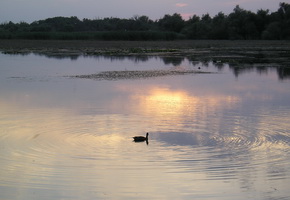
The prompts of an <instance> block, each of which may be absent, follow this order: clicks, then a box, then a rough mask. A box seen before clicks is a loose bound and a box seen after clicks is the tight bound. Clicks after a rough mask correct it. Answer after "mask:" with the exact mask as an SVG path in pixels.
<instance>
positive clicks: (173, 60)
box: [161, 56, 185, 66]
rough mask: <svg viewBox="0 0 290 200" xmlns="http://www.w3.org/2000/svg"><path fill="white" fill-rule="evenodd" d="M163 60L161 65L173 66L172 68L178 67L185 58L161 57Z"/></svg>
mask: <svg viewBox="0 0 290 200" xmlns="http://www.w3.org/2000/svg"><path fill="white" fill-rule="evenodd" d="M161 59H162V60H163V63H164V64H165V65H171V64H172V65H173V66H178V65H181V63H182V62H183V61H184V59H185V57H180V56H178V57H173V56H166V57H161Z"/></svg>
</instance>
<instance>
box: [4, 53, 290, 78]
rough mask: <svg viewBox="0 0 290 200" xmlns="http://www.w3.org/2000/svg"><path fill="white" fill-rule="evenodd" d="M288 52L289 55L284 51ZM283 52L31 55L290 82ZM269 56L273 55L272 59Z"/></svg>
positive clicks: (289, 67)
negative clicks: (272, 74) (153, 63)
mask: <svg viewBox="0 0 290 200" xmlns="http://www.w3.org/2000/svg"><path fill="white" fill-rule="evenodd" d="M287 52H288V51H287ZM287 52H286V53H285V51H282V52H280V51H276V52H275V53H273V52H272V51H271V52H268V51H266V52H264V53H261V51H258V52H256V53H255V52H239V53H237V52H235V53H233V52H231V53H232V54H231V55H230V53H229V55H224V54H221V55H218V52H211V53H210V54H207V53H205V54H197V55H188V56H152V55H139V56H138V55H137V56H136V55H132V56H126V55H82V54H80V53H79V52H67V53H66V52H62V51H60V52H37V53H33V54H34V55H38V56H45V57H47V58H53V59H70V60H73V61H75V60H77V59H78V58H80V57H91V58H95V59H100V58H104V59H108V60H110V61H123V60H129V61H132V62H134V63H139V62H147V61H149V60H150V59H152V58H155V59H156V58H159V59H161V60H162V61H163V63H164V64H165V65H173V66H175V67H176V66H180V65H181V64H182V62H183V61H184V60H188V61H189V62H190V63H191V65H192V66H200V67H201V66H202V67H209V66H214V67H216V68H217V69H218V70H219V71H221V70H222V69H224V67H225V66H227V65H228V66H229V68H230V70H232V72H233V74H234V76H235V77H239V76H240V75H241V74H243V73H249V72H253V71H256V72H257V73H258V74H260V75H262V74H267V73H268V71H269V70H270V69H275V70H276V71H277V75H278V77H279V79H280V80H284V79H290V66H289V58H288V57H289V55H288V54H287ZM3 53H4V54H11V55H14V54H17V55H23V56H27V55H29V54H31V53H28V52H14V51H11V52H3ZM269 53H273V54H275V55H273V56H271V55H270V54H269Z"/></svg>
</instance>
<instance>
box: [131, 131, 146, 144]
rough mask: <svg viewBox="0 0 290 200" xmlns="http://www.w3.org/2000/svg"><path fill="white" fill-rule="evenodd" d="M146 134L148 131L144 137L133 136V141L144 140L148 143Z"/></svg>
mask: <svg viewBox="0 0 290 200" xmlns="http://www.w3.org/2000/svg"><path fill="white" fill-rule="evenodd" d="M148 135H149V133H146V137H144V136H135V137H133V139H134V142H144V141H146V142H147V143H148Z"/></svg>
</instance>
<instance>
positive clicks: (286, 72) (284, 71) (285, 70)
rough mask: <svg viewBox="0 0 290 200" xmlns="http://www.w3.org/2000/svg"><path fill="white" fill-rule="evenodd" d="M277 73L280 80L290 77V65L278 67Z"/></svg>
mask: <svg viewBox="0 0 290 200" xmlns="http://www.w3.org/2000/svg"><path fill="white" fill-rule="evenodd" d="M276 69H277V74H278V76H279V79H280V80H283V79H290V66H288V67H277V68H276Z"/></svg>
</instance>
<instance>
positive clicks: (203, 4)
mask: <svg viewBox="0 0 290 200" xmlns="http://www.w3.org/2000/svg"><path fill="white" fill-rule="evenodd" d="M280 2H286V3H290V0H145V1H141V0H0V23H5V22H9V21H12V22H14V23H18V22H27V23H31V22H33V21H37V20H42V19H46V18H50V17H56V16H63V17H71V16H77V17H78V18H79V19H80V20H82V19H83V18H88V19H96V18H105V17H118V18H127V19H128V18H131V17H134V16H136V15H138V16H142V15H146V16H148V17H149V18H150V19H153V20H157V19H160V18H162V17H163V16H164V15H165V14H170V15H172V14H174V13H178V14H181V15H182V16H183V18H184V19H188V18H189V17H190V16H193V15H198V16H202V15H203V14H207V13H209V14H210V15H211V16H214V15H216V14H218V13H219V12H220V11H221V12H223V13H225V14H229V13H231V12H232V11H233V9H234V7H235V6H236V5H239V6H240V7H241V8H243V9H245V10H251V11H253V12H256V11H257V10H259V9H269V10H270V12H275V11H277V9H278V8H279V3H280Z"/></svg>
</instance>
